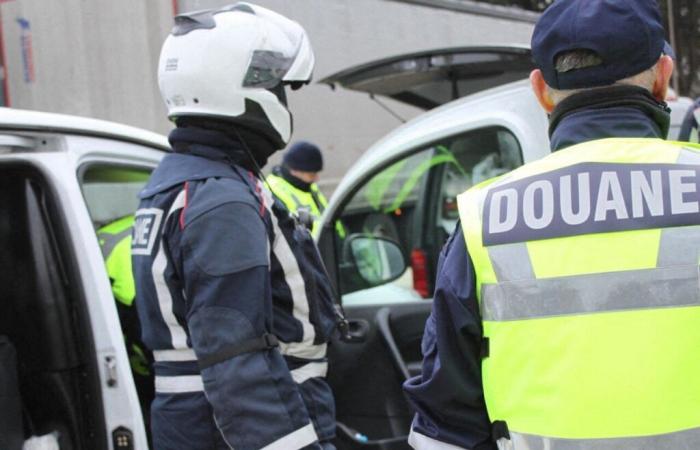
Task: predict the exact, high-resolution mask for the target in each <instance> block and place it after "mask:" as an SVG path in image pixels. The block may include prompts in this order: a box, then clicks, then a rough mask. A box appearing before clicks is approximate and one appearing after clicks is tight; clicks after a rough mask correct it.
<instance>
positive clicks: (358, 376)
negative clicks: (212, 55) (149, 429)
mask: <svg viewBox="0 0 700 450" xmlns="http://www.w3.org/2000/svg"><path fill="white" fill-rule="evenodd" d="M532 68H533V66H532V62H531V58H530V52H529V50H528V49H527V48H520V47H473V48H465V47H462V48H455V49H441V50H436V51H428V52H420V53H414V54H410V55H404V56H397V57H392V58H387V59H384V60H380V61H376V62H371V63H367V64H363V65H361V66H358V67H355V68H351V69H347V70H344V71H342V72H340V73H338V74H335V75H331V76H329V77H327V78H326V79H324V80H322V82H325V83H328V84H330V85H331V86H333V87H335V86H342V87H345V88H348V89H353V90H356V91H360V92H366V93H368V94H370V96H374V95H383V96H387V97H389V98H393V99H394V100H398V101H403V102H405V103H408V104H411V105H413V106H417V107H421V108H424V109H431V108H434V107H435V109H432V110H430V111H429V112H426V113H424V114H422V115H420V116H418V117H417V118H415V119H413V120H411V121H409V122H408V123H406V124H404V125H402V126H400V127H398V128H396V129H395V130H394V131H392V132H391V133H389V134H388V135H387V136H386V137H384V138H383V139H381V140H380V141H379V142H377V143H376V144H374V145H373V146H372V147H370V148H369V149H368V150H367V151H366V152H365V153H364V154H363V156H362V157H361V158H360V159H359V160H358V161H357V162H356V163H355V164H354V165H353V166H352V167H351V168H350V169H349V170H348V172H347V173H346V175H345V176H344V177H343V179H342V180H341V182H340V184H339V185H338V187H337V188H336V190H335V192H334V194H333V196H332V197H331V199H330V201H329V204H328V207H327V209H326V211H325V213H324V215H323V217H322V219H321V220H322V225H323V226H322V227H321V231H320V235H319V237H318V244H319V248H320V250H321V252H322V256H323V259H324V261H325V262H326V265H327V267H328V271H329V273H330V275H331V277H332V279H333V281H334V282H335V285H336V287H337V289H338V292H339V293H340V297H341V300H342V304H343V307H344V309H345V313H346V317H347V318H348V320H349V322H350V328H351V330H354V331H355V332H356V334H357V335H358V339H357V340H356V342H355V343H354V344H346V343H342V342H341V343H338V344H337V345H334V346H332V349H331V357H332V362H331V364H330V365H329V367H330V372H329V376H330V379H331V383H332V384H333V386H334V388H335V387H336V386H343V385H346V384H350V385H351V386H353V387H354V390H353V391H349V390H348V389H347V388H344V387H340V388H339V389H337V390H336V391H335V394H336V401H337V417H338V420H339V421H340V422H342V423H344V424H347V425H349V426H350V427H352V428H354V429H358V430H360V431H362V430H369V431H370V432H371V433H372V436H381V437H399V436H401V435H404V434H407V432H408V430H409V424H410V421H411V417H412V413H411V411H410V410H409V407H408V405H407V403H406V401H405V399H404V397H403V394H402V392H401V389H400V385H401V383H402V382H403V381H404V380H405V379H406V378H407V377H409V376H411V375H416V374H418V373H419V371H420V362H421V359H422V357H421V352H420V341H421V338H422V332H423V329H424V325H425V321H426V319H427V316H428V314H429V312H430V303H431V302H430V300H431V297H432V291H433V287H434V282H435V272H436V265H437V260H438V255H439V252H440V250H441V248H442V245H443V243H444V242H445V240H446V238H447V237H448V236H449V234H450V233H452V231H453V230H454V229H455V225H456V223H457V219H458V212H457V205H456V196H457V195H458V194H460V193H461V192H463V191H464V190H466V189H467V188H469V187H470V186H472V185H473V184H475V183H478V182H479V181H482V180H485V179H487V178H491V177H493V176H496V175H500V174H502V173H504V172H506V171H509V170H512V169H514V168H515V167H518V166H520V165H522V164H524V163H528V162H530V161H534V160H536V159H538V158H541V157H543V156H545V155H547V154H548V153H549V152H550V150H549V138H548V133H547V130H548V125H549V123H548V119H547V116H546V114H545V113H544V111H543V110H542V108H541V107H540V106H539V104H538V103H537V101H536V99H535V96H534V94H533V93H532V91H531V89H530V84H529V81H526V80H524V78H526V77H527V76H528V74H529V73H530V71H531V70H532ZM513 80H520V81H513ZM504 82H506V83H508V84H505V85H502V86H498V85H499V84H502V83H504ZM493 86H497V87H493ZM489 87H493V88H491V89H488V90H485V91H482V90H483V89H487V88H489ZM468 94H472V95H468ZM464 95H468V96H467V97H466V98H461V99H458V100H454V101H452V100H453V99H455V98H458V97H462V96H464ZM448 102H449V103H448ZM691 103H692V102H691V101H690V99H687V98H680V99H674V100H673V101H671V102H670V106H671V108H672V120H671V122H672V123H671V132H670V138H671V139H673V138H674V137H675V136H677V134H678V131H679V127H680V124H681V121H682V119H683V115H684V114H685V112H686V111H687V110H688V108H689V107H690V105H691ZM440 105H441V106H440ZM338 220H340V221H341V222H342V223H343V225H344V227H345V229H346V232H347V234H348V236H350V239H347V238H346V239H341V238H340V237H339V236H338V235H337V233H335V232H334V229H333V227H332V226H331V224H333V223H335V222H336V221H338ZM366 234H369V235H372V236H380V237H384V238H388V239H389V240H391V241H394V242H397V243H398V244H399V247H400V248H401V250H402V252H403V254H404V255H405V259H406V261H407V266H408V268H407V270H406V271H405V272H403V274H401V275H400V276H399V273H395V271H394V270H393V268H389V269H388V270H386V278H385V279H383V280H381V279H375V280H368V279H365V278H364V277H358V276H357V270H356V269H355V266H356V265H357V264H355V263H354V261H353V256H354V255H353V252H352V244H350V245H349V244H348V242H351V241H352V239H351V238H352V236H353V235H355V236H362V235H366ZM348 247H350V248H348ZM384 254H386V251H384V252H383V255H382V257H383V256H384ZM384 259H386V258H384ZM387 267H389V266H387ZM402 267H403V266H402ZM360 336H363V337H364V340H362V339H361V338H360ZM348 360H349V361H353V362H354V363H353V364H348V363H343V362H342V361H348ZM392 448H393V447H392Z"/></svg>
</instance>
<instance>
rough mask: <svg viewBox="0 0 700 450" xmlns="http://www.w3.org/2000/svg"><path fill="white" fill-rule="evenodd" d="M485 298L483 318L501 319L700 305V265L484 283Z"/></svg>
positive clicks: (482, 308) (483, 295)
mask: <svg viewBox="0 0 700 450" xmlns="http://www.w3.org/2000/svg"><path fill="white" fill-rule="evenodd" d="M481 298H482V302H481V310H482V311H481V313H482V317H483V320H488V321H499V322H500V321H508V320H523V319H536V318H543V317H552V316H565V315H577V314H590V313H599V312H612V311H626V310H638V309H649V308H664V307H682V306H700V287H699V279H698V266H697V265H688V266H674V267H667V268H656V269H646V270H628V271H623V272H607V273H600V274H590V275H577V276H572V277H557V278H545V279H539V280H522V281H514V282H509V283H500V284H485V285H483V286H482V297H481Z"/></svg>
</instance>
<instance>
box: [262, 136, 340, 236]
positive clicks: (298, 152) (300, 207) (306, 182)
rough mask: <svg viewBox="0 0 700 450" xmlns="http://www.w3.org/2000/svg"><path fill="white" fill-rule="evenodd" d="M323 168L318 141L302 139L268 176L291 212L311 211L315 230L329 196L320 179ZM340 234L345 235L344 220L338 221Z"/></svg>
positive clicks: (293, 145)
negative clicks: (320, 187) (315, 142)
mask: <svg viewBox="0 0 700 450" xmlns="http://www.w3.org/2000/svg"><path fill="white" fill-rule="evenodd" d="M322 170H323V155H322V154H321V149H319V148H318V146H317V145H315V144H313V143H311V142H307V141H299V142H295V143H294V144H292V146H291V147H289V150H287V151H286V152H285V153H284V158H283V159H282V164H281V165H279V166H275V167H274V168H273V169H272V174H271V175H269V176H268V177H267V178H266V181H267V184H268V187H269V188H270V190H271V191H272V193H273V194H274V195H275V197H277V198H278V199H279V200H280V201H282V203H284V205H285V206H286V207H287V209H289V211H290V212H292V213H295V214H298V215H303V214H307V215H308V216H309V219H310V220H311V230H312V233H314V234H315V233H317V232H318V222H319V218H320V217H321V214H322V213H323V210H324V209H326V205H328V200H326V197H325V196H324V195H323V192H321V190H320V189H319V188H318V185H317V184H316V182H317V181H318V179H319V173H320V172H321V171H322ZM336 229H337V232H338V235H339V236H340V237H341V238H342V237H344V236H345V230H344V228H343V226H342V224H341V223H340V222H337V223H336Z"/></svg>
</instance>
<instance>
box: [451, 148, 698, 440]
mask: <svg viewBox="0 0 700 450" xmlns="http://www.w3.org/2000/svg"><path fill="white" fill-rule="evenodd" d="M699 192H700V146H691V145H688V144H683V143H669V142H665V141H662V140H657V139H605V140H597V141H591V142H588V143H584V144H579V145H576V146H573V147H570V148H568V149H566V150H562V151H559V152H557V153H554V154H552V155H550V156H548V157H546V158H544V159H542V160H540V161H537V162H534V163H531V164H528V165H527V166H524V167H522V168H520V169H516V170H515V171H513V172H511V173H509V174H507V175H505V176H503V177H500V178H498V179H496V180H492V181H489V182H486V183H482V184H481V185H478V186H476V187H474V188H472V189H470V190H468V191H467V192H465V193H464V194H462V195H461V196H460V197H459V200H458V202H459V210H460V217H461V221H462V227H463V232H464V236H465V240H466V245H467V247H468V248H469V253H470V255H471V259H472V261H473V263H474V267H475V272H476V278H477V289H476V292H477V295H478V296H479V306H480V311H481V316H482V320H483V332H484V338H485V343H486V344H485V348H486V349H488V350H487V351H486V355H485V357H484V359H483V362H482V377H483V387H484V396H485V400H486V404H487V409H488V413H489V417H490V419H491V420H492V421H493V422H494V423H496V422H498V421H504V422H505V423H506V426H507V430H508V432H507V433H503V435H502V436H496V437H497V438H498V437H502V438H503V440H502V441H501V442H502V444H503V445H506V446H505V447H503V448H512V449H515V450H522V449H531V448H547V449H551V450H558V449H579V448H586V449H606V450H607V449H611V450H612V449H630V448H636V449H642V448H643V449H677V448H700V384H698V383H696V382H694V381H693V380H695V379H696V377H697V373H698V371H700V359H698V358H696V357H694V355H695V354H696V353H697V349H698V348H700V327H698V323H700V289H699V284H698V282H699V279H698V263H699V256H700V203H699V200H698V193H699ZM508 435H509V436H510V441H509V442H508V441H507V440H506V439H505V436H508Z"/></svg>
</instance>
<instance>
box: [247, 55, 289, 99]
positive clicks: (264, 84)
mask: <svg viewBox="0 0 700 450" xmlns="http://www.w3.org/2000/svg"><path fill="white" fill-rule="evenodd" d="M293 62H294V58H287V57H285V56H284V55H283V54H282V53H280V52H273V51H270V50H255V51H254V52H253V57H252V58H251V60H250V65H249V66H248V71H247V72H246V74H245V77H244V78H243V87H249V88H261V89H271V88H274V87H275V86H277V85H278V84H281V83H282V80H283V78H284V76H285V75H286V73H287V71H288V70H289V68H290V67H291V66H292V63H293Z"/></svg>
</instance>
